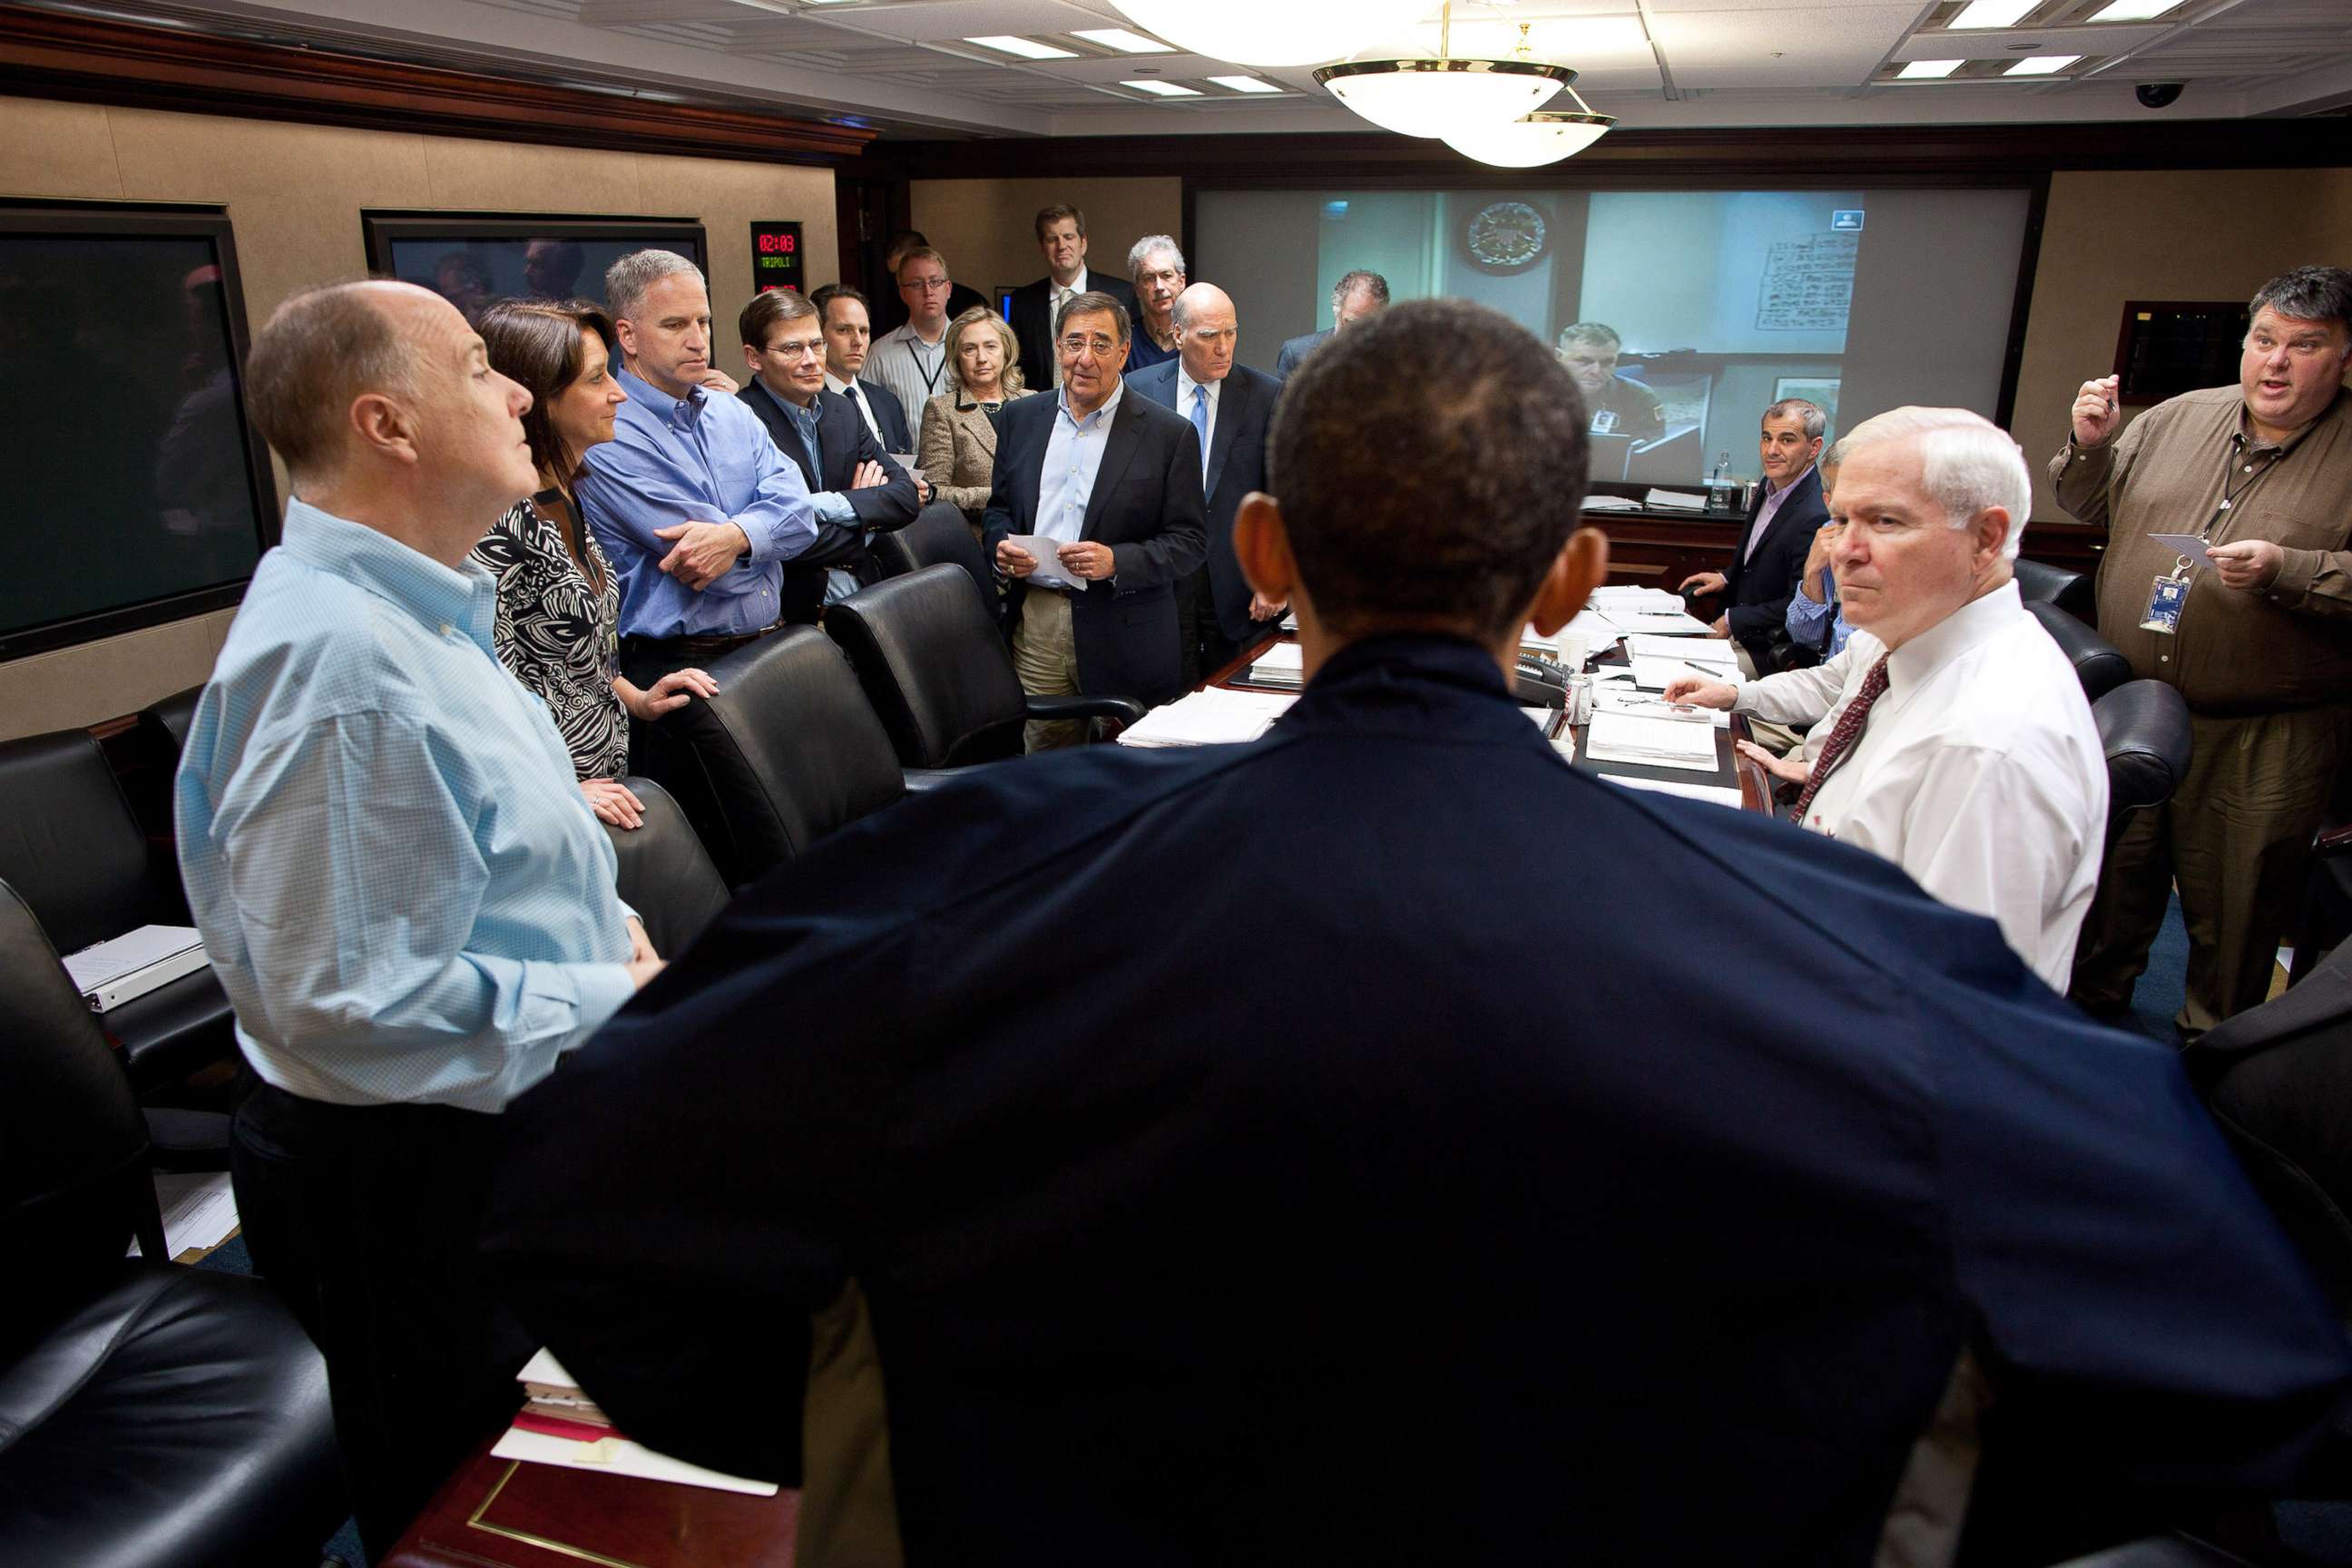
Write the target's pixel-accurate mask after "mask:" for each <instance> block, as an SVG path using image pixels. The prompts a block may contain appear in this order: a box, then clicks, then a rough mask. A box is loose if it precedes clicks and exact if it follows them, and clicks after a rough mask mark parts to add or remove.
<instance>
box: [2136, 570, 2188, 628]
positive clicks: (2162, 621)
mask: <svg viewBox="0 0 2352 1568" xmlns="http://www.w3.org/2000/svg"><path fill="white" fill-rule="evenodd" d="M2188 602H2189V562H2188V560H2187V558H2186V557H2184V558H2182V560H2181V563H2180V565H2179V567H2178V568H2176V569H2175V570H2174V572H2173V574H2171V575H2170V576H2168V577H2158V579H2157V580H2156V586H2155V587H2154V588H2152V589H2150V590H2149V592H2148V595H2147V615H2146V616H2142V617H2141V618H2140V623H2139V626H2140V630H2142V631H2147V632H2159V633H2161V634H2163V635H2164V636H2166V637H2170V636H2172V635H2173V634H2174V633H2176V632H2178V631H2179V629H2180V607H2181V606H2182V605H2185V604H2187V603H2188Z"/></svg>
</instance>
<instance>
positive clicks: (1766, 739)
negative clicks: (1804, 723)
mask: <svg viewBox="0 0 2352 1568" xmlns="http://www.w3.org/2000/svg"><path fill="white" fill-rule="evenodd" d="M1731 651H1732V654H1733V656H1734V657H1735V658H1738V660H1739V673H1740V674H1741V675H1743V676H1745V677H1747V678H1748V679H1750V680H1756V679H1760V677H1759V674H1758V671H1757V668H1756V661H1755V660H1754V659H1752V658H1749V657H1748V645H1747V644H1745V643H1738V642H1735V643H1733V644H1732V645H1731ZM1748 734H1749V736H1750V737H1752V738H1753V739H1754V740H1755V742H1756V743H1757V744H1758V745H1759V746H1761V747H1763V748H1764V749H1765V750H1766V751H1768V752H1771V753H1773V754H1774V755H1775V756H1781V757H1785V756H1787V755H1788V754H1789V753H1790V752H1793V751H1795V750H1796V749H1797V748H1798V747H1800V746H1801V745H1803V744H1804V743H1805V735H1804V731H1801V730H1791V729H1790V728H1789V726H1787V725H1786V724H1775V723H1774V722H1772V721H1771V720H1769V719H1759V718H1758V717H1756V715H1755V714H1753V713H1750V714H1749V715H1748Z"/></svg>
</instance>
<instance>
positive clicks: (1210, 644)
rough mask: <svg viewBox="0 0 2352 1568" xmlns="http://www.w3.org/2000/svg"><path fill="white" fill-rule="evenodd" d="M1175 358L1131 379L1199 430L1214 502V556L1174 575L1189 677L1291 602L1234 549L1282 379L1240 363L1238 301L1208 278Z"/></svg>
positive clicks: (1178, 315)
mask: <svg viewBox="0 0 2352 1568" xmlns="http://www.w3.org/2000/svg"><path fill="white" fill-rule="evenodd" d="M1174 319H1175V325H1176V353H1177V357H1176V358H1175V359H1172V360H1170V361H1167V362H1166V363H1161V364H1155V365H1152V366H1150V367H1149V368H1147V369H1144V370H1139V371H1136V372H1134V373H1132V374H1129V376H1128V378H1127V384H1128V385H1129V386H1131V387H1133V388H1134V389H1135V390H1136V391H1138V392H1139V393H1141V394H1142V395H1144V396H1146V397H1149V398H1150V399H1151V400H1152V401H1153V402H1154V403H1159V404H1164V405H1167V406H1168V407H1170V408H1173V409H1174V410H1175V411H1176V412H1177V413H1179V414H1181V415H1182V416H1184V417H1185V418H1186V419H1187V420H1188V421H1190V422H1191V424H1192V428H1193V429H1194V430H1196V431H1198V432H1199V433H1200V435H1201V438H1202V443H1203V449H1204V451H1205V453H1206V460H1205V462H1204V463H1203V465H1202V478H1201V483H1202V489H1204V491H1205V492H1206V494H1207V496H1208V502H1209V558H1208V561H1207V562H1206V563H1204V564H1203V565H1202V567H1201V569H1200V570H1199V571H1196V572H1193V573H1192V574H1189V575H1188V576H1186V577H1185V578H1184V580H1183V581H1182V582H1181V583H1179V584H1176V626H1177V633H1178V635H1179V636H1180V637H1181V638H1182V639H1183V657H1184V684H1185V685H1187V686H1197V685H1199V684H1200V683H1201V679H1202V676H1204V675H1205V674H1208V673H1210V672H1213V671H1214V670H1217V669H1219V668H1223V666H1224V665H1225V664H1226V663H1227V662H1228V661H1229V660H1231V659H1232V658H1234V656H1235V655H1236V654H1238V653H1240V652H1241V650H1242V649H1243V648H1244V647H1247V646H1249V645H1250V644H1251V643H1253V642H1255V641H1257V640H1259V639H1260V638H1262V637H1265V636H1266V635H1268V633H1269V632H1270V631H1271V630H1272V623H1273V622H1274V621H1275V620H1276V618H1278V617H1279V616H1281V614H1282V612H1283V611H1284V610H1285V609H1286V608H1287V607H1288V606H1287V605H1286V604H1285V603H1284V602H1283V601H1280V600H1276V599H1269V598H1267V597H1266V596H1265V595H1263V594H1261V593H1259V592H1257V591H1256V590H1255V589H1254V588H1252V587H1251V586H1250V585H1249V581H1248V579H1247V578H1245V577H1244V576H1243V575H1242V569H1241V565H1240V563H1238V562H1236V561H1235V560H1234V513H1235V512H1236V511H1238V510H1241V504H1242V498H1243V497H1244V496H1245V495H1247V494H1249V493H1250V492H1251V491H1252V490H1262V489H1265V437H1266V431H1267V429H1268V428H1269V427H1270V426H1272V425H1273V423H1274V405H1275V400H1276V398H1278V397H1280V396H1281V395H1282V384H1281V383H1280V382H1278V381H1276V380H1275V379H1274V377H1272V376H1270V375H1267V374H1265V372H1263V371H1255V370H1252V369H1250V368H1249V367H1248V366H1247V365H1244V364H1236V363H1234V349H1235V347H1236V345H1238V344H1239V342H1240V341H1241V327H1240V323H1239V322H1238V321H1237V320H1236V319H1235V317H1234V302H1233V300H1231V299H1230V298H1228V297H1227V296H1226V294H1225V291H1224V290H1223V289H1220V288H1217V287H1216V286H1215V285H1214V284H1211V283H1195V284H1193V285H1192V287H1191V288H1189V289H1185V290H1184V291H1183V292H1182V293H1181V294H1179V295H1178V296H1176V305H1175V311H1174Z"/></svg>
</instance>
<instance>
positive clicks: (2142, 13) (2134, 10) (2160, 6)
mask: <svg viewBox="0 0 2352 1568" xmlns="http://www.w3.org/2000/svg"><path fill="white" fill-rule="evenodd" d="M2179 4H2180V0H2107V4H2106V5H2104V6H2102V7H2101V8H2100V9H2099V11H2098V12H2097V14H2096V15H2095V16H2092V18H2091V20H2092V21H2094V22H2145V21H2147V20H2148V19H2149V18H2150V17H2152V16H2163V15H2164V14H2165V13H2166V12H2167V11H2169V10H2171V9H2172V8H2173V7H2174V6H2175V5H2179Z"/></svg>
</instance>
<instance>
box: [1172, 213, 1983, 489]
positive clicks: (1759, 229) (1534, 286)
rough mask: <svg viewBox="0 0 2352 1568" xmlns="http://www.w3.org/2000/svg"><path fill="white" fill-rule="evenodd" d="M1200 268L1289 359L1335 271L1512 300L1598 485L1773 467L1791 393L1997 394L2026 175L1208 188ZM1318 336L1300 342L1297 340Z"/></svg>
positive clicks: (1249, 326) (1324, 313)
mask: <svg viewBox="0 0 2352 1568" xmlns="http://www.w3.org/2000/svg"><path fill="white" fill-rule="evenodd" d="M1195 202H1196V205H1195V224H1196V230H1197V237H1198V250H1199V253H1200V254H1199V256H1198V258H1196V262H1195V268H1194V273H1193V276H1194V277H1195V278H1196V279H1203V280H1207V281H1211V282H1214V283H1217V284H1218V285H1219V286H1220V287H1222V288H1223V289H1225V290H1226V291H1227V292H1228V293H1230V294H1232V295H1233V296H1234V300H1235V301H1236V304H1237V305H1238V307H1239V314H1240V317H1241V324H1242V340H1241V345H1240V351H1239V353H1240V357H1241V359H1242V360H1243V361H1244V363H1250V364H1254V365H1256V366H1258V367H1260V368H1262V369H1268V370H1271V369H1272V368H1274V366H1275V363H1276V356H1277V354H1278V353H1279V352H1280V351H1281V349H1282V348H1283V346H1284V344H1285V343H1286V342H1294V343H1295V342H1296V340H1298V339H1300V338H1302V337H1304V336H1305V335H1306V334H1308V333H1312V332H1318V331H1325V330H1327V329H1329V328H1330V327H1331V325H1332V322H1333V307H1332V300H1331V290H1332V288H1333V286H1334V285H1335V284H1336V283H1337V282H1338V281H1339V279H1341V278H1342V277H1344V276H1346V275H1347V274H1349V273H1350V272H1353V271H1358V270H1366V271H1371V272H1376V273H1379V274H1380V275H1381V277H1382V278H1383V279H1385V280H1386V281H1387V283H1388V286H1389V293H1390V298H1391V300H1392V301H1394V300H1413V299H1426V298H1433V297H1447V298H1454V299H1464V300H1475V301H1476V302H1478V303H1480V304H1484V305H1487V306H1490V307H1492V308H1493V309H1495V310H1499V311H1501V312H1502V313H1504V314H1505V315H1507V316H1509V317H1510V318H1511V319H1512V320H1514V321H1517V322H1519V323H1520V324H1521V325H1522V326H1525V327H1526V328H1527V329H1528V331H1532V332H1535V333H1536V334H1538V336H1540V337H1541V338H1543V340H1544V341H1545V342H1548V343H1549V344H1551V345H1552V346H1553V347H1554V348H1555V350H1556V351H1557V352H1558V353H1559V356H1560V358H1561V360H1562V362H1563V363H1566V365H1567V366H1568V368H1569V371H1570V374H1571V375H1572V377H1573V378H1574V379H1575V381H1576V383H1577V385H1578V387H1579V390H1580V394H1581V395H1582V396H1583V398H1584V400H1585V405H1586V408H1587V410H1588V412H1589V413H1590V414H1591V440H1592V468H1591V474H1592V478H1593V479H1595V480H1607V481H1612V482H1618V483H1625V484H1633V485H1643V486H1646V485H1672V486H1685V487H1687V486H1690V485H1694V484H1696V483H1699V482H1701V481H1703V480H1704V479H1706V478H1707V477H1708V476H1709V475H1710V474H1711V473H1712V471H1713V470H1714V469H1715V468H1716V466H1717V463H1718V461H1723V460H1725V459H1727V461H1726V462H1725V471H1726V476H1727V478H1729V479H1735V480H1741V479H1756V478H1758V477H1759V472H1760V466H1759V458H1758V451H1757V433H1758V430H1759V426H1760V424H1761V420H1762V416H1763V414H1764V411H1765V410H1766V409H1767V408H1768V407H1769V406H1770V405H1773V404H1774V403H1775V402H1778V401H1780V400H1782V399H1786V398H1799V399H1803V400H1805V401H1808V402H1811V403H1813V404H1815V405H1818V406H1820V407H1821V408H1822V412H1823V414H1824V416H1826V418H1827V420H1828V424H1829V428H1828V431H1827V438H1828V439H1829V440H1832V441H1833V440H1835V439H1836V437H1837V435H1838V432H1839V429H1840V427H1841V421H1843V424H1847V425H1850V424H1853V423H1855V422H1858V421H1859V420H1861V419H1863V418H1866V417H1868V416H1870V415H1872V414H1875V413H1879V412H1881V411H1883V410H1885V409H1886V408H1890V407H1894V406H1896V405H1900V404H1905V403H1928V404H1937V405H1951V406H1958V407H1964V408H1973V409H1975V410H1977V411H1978V412H1979V413H1982V414H1984V415H1986V416H1988V417H1990V416H1994V415H1995V413H1996V412H1997V406H1996V405H1997V403H1998V400H1999V397H2000V380H2001V369H2002V364H2003V362H2004V360H2005V357H2006V354H2007V351H2008V343H2009V340H2010V326H2011V322H2010V316H2011V310H2012V304H2013V300H2014V297H2015V292H2016V284H2017V276H2018V267H2019V261H2020V257H2021V247H2022V246H2023V244H2024V238H2025V225H2026V217H2027V212H2028V206H2029V193H2028V192H2026V191H2024V190H2022V189H2018V190H2000V189H1990V190H1908V189H1891V190H1885V189H1882V190H1860V189H1845V190H1820V191H1719V190H1717V191H1707V190H1697V191H1580V190H1572V189H1510V188H1496V189H1492V190H1469V191H1320V192H1311V191H1263V190H1223V189H1203V190H1202V191H1200V192H1198V193H1197V195H1196V198H1195ZM1296 353H1297V349H1296V348H1295V349H1294V357H1296Z"/></svg>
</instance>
